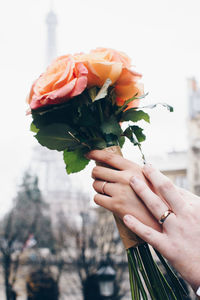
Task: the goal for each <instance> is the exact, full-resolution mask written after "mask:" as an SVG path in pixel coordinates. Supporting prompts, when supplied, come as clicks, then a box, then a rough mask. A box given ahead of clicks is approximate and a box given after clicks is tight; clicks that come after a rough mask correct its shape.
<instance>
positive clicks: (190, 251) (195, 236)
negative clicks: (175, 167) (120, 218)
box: [124, 165, 200, 291]
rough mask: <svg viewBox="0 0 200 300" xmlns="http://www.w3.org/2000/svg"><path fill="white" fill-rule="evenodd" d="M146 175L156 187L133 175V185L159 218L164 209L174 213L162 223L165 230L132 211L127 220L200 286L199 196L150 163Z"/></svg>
mask: <svg viewBox="0 0 200 300" xmlns="http://www.w3.org/2000/svg"><path fill="white" fill-rule="evenodd" d="M143 174H144V175H145V177H146V179H147V180H148V181H149V182H150V183H151V184H152V186H153V190H154V192H153V191H152V189H150V188H149V186H148V185H147V184H146V183H145V182H144V181H143V180H141V179H140V177H138V176H134V177H133V178H131V181H130V185H131V187H132V188H133V190H134V191H135V193H136V194H137V195H138V197H140V199H142V201H143V202H144V204H145V205H146V206H147V207H148V209H149V211H150V212H151V213H152V215H153V216H154V217H155V219H156V220H157V221H159V220H160V218H161V216H162V215H163V214H164V212H165V211H167V210H168V209H171V210H172V212H173V213H171V214H170V215H169V216H168V217H167V218H166V219H165V221H164V223H163V225H162V232H158V231H157V230H155V229H153V228H151V227H150V226H146V225H144V224H143V223H142V222H141V221H139V220H138V219H137V218H135V217H134V216H133V215H132V214H131V213H130V214H129V215H127V216H125V217H124V222H125V224H126V225H127V227H129V229H131V230H132V231H133V232H135V233H136V234H137V235H138V236H139V237H141V238H142V239H143V240H145V241H146V242H148V243H149V244H151V245H152V246H153V247H154V248H156V249H157V250H158V251H159V252H160V253H161V254H162V255H163V256H165V257H166V258H167V259H168V261H169V262H170V263H171V265H172V266H173V267H174V268H175V269H176V270H177V271H178V272H179V273H180V274H181V275H182V276H183V278H184V279H185V280H187V281H188V283H189V284H190V285H191V286H192V288H193V289H194V291H196V290H197V288H198V287H199V286H200V267H199V264H200V214H199V211H200V198H199V197H197V196H195V195H193V194H191V193H189V192H187V191H185V190H183V189H179V188H177V187H176V186H175V185H173V183H172V182H171V181H170V180H169V179H168V178H167V177H165V176H164V175H163V174H161V173H160V172H159V171H157V170H156V169H154V168H153V167H152V166H151V165H146V166H144V168H143Z"/></svg>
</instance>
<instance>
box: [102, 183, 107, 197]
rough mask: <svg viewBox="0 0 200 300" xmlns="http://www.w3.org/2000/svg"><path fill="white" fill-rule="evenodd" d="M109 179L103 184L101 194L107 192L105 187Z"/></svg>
mask: <svg viewBox="0 0 200 300" xmlns="http://www.w3.org/2000/svg"><path fill="white" fill-rule="evenodd" d="M106 183H107V181H104V183H103V184H102V187H101V194H103V195H104V194H105V191H104V188H105V185H106Z"/></svg>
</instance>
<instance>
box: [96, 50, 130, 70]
mask: <svg viewBox="0 0 200 300" xmlns="http://www.w3.org/2000/svg"><path fill="white" fill-rule="evenodd" d="M91 53H101V54H102V56H103V57H104V59H105V60H108V61H112V62H113V61H114V62H119V63H122V65H123V67H126V68H130V66H131V59H130V57H128V56H127V55H126V54H125V53H124V52H121V51H116V50H114V49H111V48H100V47H99V48H97V49H95V50H92V51H91Z"/></svg>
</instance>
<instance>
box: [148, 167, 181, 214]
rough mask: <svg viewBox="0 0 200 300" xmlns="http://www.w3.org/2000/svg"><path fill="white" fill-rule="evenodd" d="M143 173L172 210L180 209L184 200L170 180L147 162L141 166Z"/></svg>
mask: <svg viewBox="0 0 200 300" xmlns="http://www.w3.org/2000/svg"><path fill="white" fill-rule="evenodd" d="M143 173H144V175H145V176H146V178H147V179H148V180H149V181H150V182H151V184H152V186H153V188H154V189H155V191H156V193H158V194H159V195H160V196H161V197H163V198H164V200H165V201H166V202H167V203H168V204H169V206H170V207H171V209H172V210H173V211H174V212H176V211H181V209H182V207H183V205H184V203H185V201H184V200H183V197H181V194H180V192H179V191H178V189H177V188H176V187H175V185H174V184H173V183H172V182H171V180H169V178H167V177H166V176H165V175H163V174H162V173H161V172H159V171H158V170H156V169H155V168H153V167H152V166H151V165H149V164H148V165H145V166H144V167H143Z"/></svg>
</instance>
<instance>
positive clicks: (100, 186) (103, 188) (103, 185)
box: [93, 180, 115, 197]
mask: <svg viewBox="0 0 200 300" xmlns="http://www.w3.org/2000/svg"><path fill="white" fill-rule="evenodd" d="M93 188H94V189H95V191H96V192H97V193H99V194H103V195H104V194H106V195H108V196H111V197H112V196H113V194H114V191H115V184H114V183H109V182H106V181H101V180H95V181H94V183H93Z"/></svg>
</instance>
